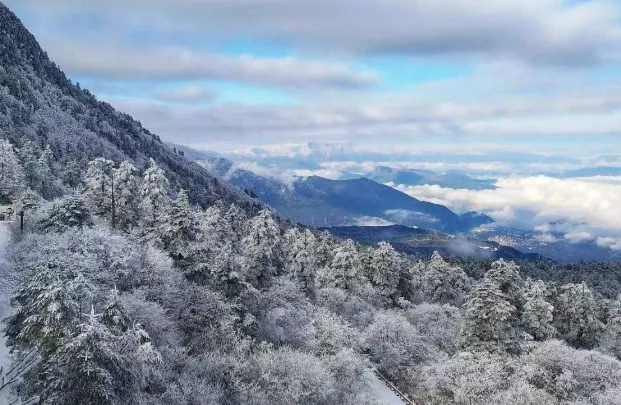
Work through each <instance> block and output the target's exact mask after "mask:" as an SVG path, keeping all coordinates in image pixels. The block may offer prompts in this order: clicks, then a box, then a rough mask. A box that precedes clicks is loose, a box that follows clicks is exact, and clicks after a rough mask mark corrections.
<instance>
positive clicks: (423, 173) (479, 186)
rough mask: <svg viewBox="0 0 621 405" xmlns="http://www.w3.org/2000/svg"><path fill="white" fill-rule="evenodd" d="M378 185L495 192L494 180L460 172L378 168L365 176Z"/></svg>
mask: <svg viewBox="0 0 621 405" xmlns="http://www.w3.org/2000/svg"><path fill="white" fill-rule="evenodd" d="M364 177H367V178H369V179H371V180H375V181H377V182H378V183H383V184H384V183H388V182H392V183H395V184H404V185H407V186H422V185H426V184H430V185H438V186H440V187H446V188H456V189H468V190H494V189H496V186H495V185H494V183H495V182H494V181H493V180H482V179H475V178H473V177H470V176H467V175H465V174H462V173H458V172H446V173H437V172H432V171H429V170H410V169H395V168H392V167H386V166H378V167H377V168H376V169H375V170H374V171H372V172H370V173H367V174H365V175H364Z"/></svg>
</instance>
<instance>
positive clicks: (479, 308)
mask: <svg viewBox="0 0 621 405" xmlns="http://www.w3.org/2000/svg"><path fill="white" fill-rule="evenodd" d="M464 310H465V313H464V326H463V329H462V332H461V340H462V346H463V347H464V348H465V349H467V350H472V351H487V352H499V353H516V352H518V351H519V342H518V340H517V331H516V330H515V329H514V327H513V325H512V319H513V318H514V317H515V313H516V308H515V307H514V306H513V305H511V303H509V301H508V300H507V299H506V297H505V295H504V294H503V293H502V292H501V291H500V289H499V288H498V285H497V284H496V283H494V282H493V281H492V280H490V279H487V278H486V279H483V280H482V281H481V282H480V283H478V284H476V285H475V286H474V288H473V289H472V291H470V293H469V294H468V297H467V299H466V303H465V304H464Z"/></svg>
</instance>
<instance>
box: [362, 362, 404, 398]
mask: <svg viewBox="0 0 621 405" xmlns="http://www.w3.org/2000/svg"><path fill="white" fill-rule="evenodd" d="M367 375H368V378H369V381H370V382H371V393H372V395H373V396H374V397H375V398H376V399H378V400H379V401H381V403H382V405H405V402H403V401H402V400H401V398H399V397H398V396H397V394H395V393H394V392H392V391H391V390H390V388H388V387H387V386H386V384H384V382H383V381H382V380H380V379H379V377H378V376H377V375H375V373H374V372H373V371H371V370H370V369H369V370H368V373H367Z"/></svg>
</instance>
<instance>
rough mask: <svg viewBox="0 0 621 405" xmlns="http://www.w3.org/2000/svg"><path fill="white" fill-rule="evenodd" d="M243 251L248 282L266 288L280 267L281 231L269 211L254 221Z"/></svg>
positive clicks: (244, 240) (245, 239)
mask: <svg viewBox="0 0 621 405" xmlns="http://www.w3.org/2000/svg"><path fill="white" fill-rule="evenodd" d="M242 249H243V253H244V276H245V278H246V280H247V281H248V282H249V283H251V284H252V285H254V286H255V287H257V286H260V287H263V286H265V285H266V284H267V282H268V281H269V280H270V279H271V278H272V276H274V275H275V274H277V272H278V267H279V265H280V257H279V250H280V229H279V228H278V224H276V221H275V220H274V217H273V216H272V214H271V213H270V212H269V211H268V210H262V211H261V212H259V214H258V215H257V216H256V217H254V218H253V219H252V221H251V222H250V227H249V230H248V235H247V236H246V237H245V238H244V239H243V241H242Z"/></svg>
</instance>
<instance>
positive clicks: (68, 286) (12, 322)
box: [6, 262, 93, 354]
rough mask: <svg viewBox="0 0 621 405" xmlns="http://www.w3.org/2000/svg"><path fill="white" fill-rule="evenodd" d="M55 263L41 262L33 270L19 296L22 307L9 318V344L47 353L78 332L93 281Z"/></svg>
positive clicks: (17, 298) (18, 293)
mask: <svg viewBox="0 0 621 405" xmlns="http://www.w3.org/2000/svg"><path fill="white" fill-rule="evenodd" d="M53 266H54V263H50V264H49V265H48V266H45V263H43V262H41V263H38V264H37V267H36V268H31V269H29V270H30V274H29V277H28V279H27V282H25V283H24V284H23V285H22V286H21V288H20V289H19V290H18V292H17V295H16V297H15V300H16V302H17V303H19V306H18V309H17V311H16V313H15V314H14V315H12V316H11V317H9V318H8V319H7V321H6V323H7V325H8V326H7V332H6V333H7V336H8V338H9V339H8V343H9V344H11V345H13V346H22V347H23V345H27V346H28V347H36V348H37V349H38V351H39V352H40V353H43V354H47V353H52V352H54V351H55V350H56V349H57V348H58V346H59V345H60V341H61V340H62V339H63V338H65V337H67V336H71V335H72V334H73V333H74V332H75V331H76V329H77V327H78V324H79V322H80V317H81V314H82V312H81V311H82V310H84V309H85V306H87V305H88V303H89V301H88V300H89V297H90V295H91V291H92V289H93V286H92V283H91V282H90V281H89V280H87V279H86V278H85V277H84V276H82V274H80V273H77V274H76V273H73V274H72V273H71V272H69V271H68V269H65V270H64V272H63V271H62V269H56V268H54V267H53Z"/></svg>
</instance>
